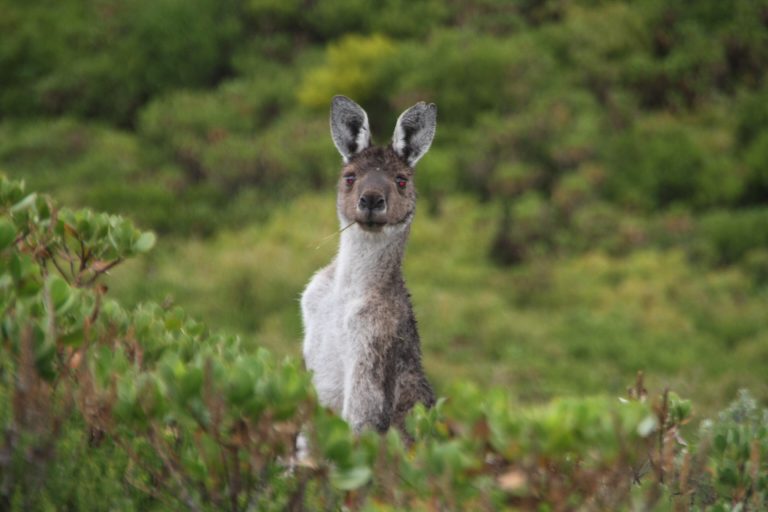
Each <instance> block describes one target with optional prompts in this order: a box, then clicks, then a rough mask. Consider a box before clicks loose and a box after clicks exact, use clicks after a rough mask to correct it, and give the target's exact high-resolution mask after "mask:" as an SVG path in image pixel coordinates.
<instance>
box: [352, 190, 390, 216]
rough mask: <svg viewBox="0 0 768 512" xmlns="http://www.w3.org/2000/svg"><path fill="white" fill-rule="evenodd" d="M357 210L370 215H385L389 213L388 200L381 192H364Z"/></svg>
mask: <svg viewBox="0 0 768 512" xmlns="http://www.w3.org/2000/svg"><path fill="white" fill-rule="evenodd" d="M357 209H358V210H360V211H361V212H363V213H368V214H369V215H372V214H374V213H384V212H386V211H387V200H386V199H385V198H384V194H382V193H381V192H378V191H372V190H369V191H366V192H363V194H362V195H361V196H360V200H359V201H358V202H357Z"/></svg>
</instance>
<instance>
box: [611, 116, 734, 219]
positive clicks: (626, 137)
mask: <svg viewBox="0 0 768 512" xmlns="http://www.w3.org/2000/svg"><path fill="white" fill-rule="evenodd" d="M604 161H605V167H606V179H605V184H604V191H605V195H606V197H607V198H608V199H610V200H612V201H615V202H618V203H619V204H623V205H627V206H630V207H635V208H640V209H644V210H652V209H654V208H663V207H669V206H672V205H678V206H679V205H691V206H693V207H706V206H712V205H719V204H727V203H728V202H730V201H732V200H733V199H734V198H735V197H737V195H738V194H739V193H740V192H741V186H742V182H741V179H740V178H739V176H738V175H735V173H734V172H733V171H732V170H731V169H728V168H723V167H721V165H720V162H719V161H718V160H716V159H715V158H714V155H712V154H708V150H707V148H705V147H704V146H702V144H701V143H699V142H698V141H697V140H696V139H694V138H693V137H692V136H691V135H690V134H689V132H688V131H687V130H686V129H684V128H683V127H682V126H680V125H676V124H673V123H672V124H670V123H668V122H667V121H665V120H660V121H659V122H658V123H655V124H654V125H651V126H645V127H636V128H634V129H632V130H630V131H627V132H625V133H621V134H618V135H617V136H616V137H613V138H612V139H611V140H610V142H609V144H608V145H606V148H605V154H604Z"/></svg>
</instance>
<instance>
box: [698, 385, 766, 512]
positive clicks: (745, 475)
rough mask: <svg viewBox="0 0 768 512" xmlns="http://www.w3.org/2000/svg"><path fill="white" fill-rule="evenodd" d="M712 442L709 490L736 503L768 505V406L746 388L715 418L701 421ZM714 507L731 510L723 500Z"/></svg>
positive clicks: (709, 440)
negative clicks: (753, 396) (765, 406)
mask: <svg viewBox="0 0 768 512" xmlns="http://www.w3.org/2000/svg"><path fill="white" fill-rule="evenodd" d="M700 435H701V436H702V437H703V438H704V439H706V440H707V442H709V443H711V444H712V448H713V449H712V452H711V454H710V457H709V460H708V464H707V467H708V469H709V471H708V476H709V475H711V477H710V478H708V479H707V480H706V483H705V484H704V485H705V486H706V489H705V492H707V491H709V492H711V490H712V489H714V490H715V492H716V493H717V495H719V496H722V497H724V498H726V500H727V502H730V503H732V504H733V505H734V506H735V505H737V504H740V503H741V504H743V505H744V506H746V507H751V509H752V510H760V509H762V508H764V507H766V506H768V409H760V407H758V405H757V402H756V401H755V399H754V398H752V396H751V395H750V394H749V392H747V391H745V390H742V391H740V392H739V398H738V400H736V401H734V402H733V403H732V404H731V405H730V406H729V407H728V408H727V409H725V410H724V411H722V412H721V413H720V414H719V415H718V417H717V418H716V419H715V420H708V421H706V422H704V423H702V425H701V434H700ZM713 510H728V509H727V508H726V504H720V505H717V506H716V507H714V508H713Z"/></svg>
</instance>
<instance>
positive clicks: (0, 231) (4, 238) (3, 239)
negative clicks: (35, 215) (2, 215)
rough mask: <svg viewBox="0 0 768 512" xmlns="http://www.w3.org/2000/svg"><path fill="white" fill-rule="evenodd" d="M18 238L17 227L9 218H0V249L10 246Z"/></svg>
mask: <svg viewBox="0 0 768 512" xmlns="http://www.w3.org/2000/svg"><path fill="white" fill-rule="evenodd" d="M15 239H16V228H15V227H14V225H13V224H12V223H11V221H9V220H8V219H0V250H3V249H5V248H6V247H9V246H10V245H11V244H12V243H13V241H14V240H15Z"/></svg>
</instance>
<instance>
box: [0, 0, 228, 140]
mask: <svg viewBox="0 0 768 512" xmlns="http://www.w3.org/2000/svg"><path fill="white" fill-rule="evenodd" d="M0 27H2V31H3V33H4V34H5V36H6V37H7V38H8V41H10V44H9V45H3V50H2V51H0V76H3V77H4V79H5V80H6V82H5V84H6V85H5V86H4V87H3V88H2V92H0V113H2V114H4V115H9V114H12V115H16V116H24V117H26V116H30V115H39V114H54V115H55V114H62V113H65V114H69V115H77V116H87V117H96V118H99V119H104V120H108V121H111V122H115V123H118V124H120V125H130V124H131V123H132V122H133V115H134V113H135V112H136V110H137V109H138V108H140V107H141V106H142V104H143V103H144V102H145V101H146V100H147V99H148V98H149V97H151V96H153V95H157V94H161V93H164V92H166V91H168V90H170V89H173V88H177V87H200V86H204V85H210V84H212V83H215V82H216V81H218V80H219V79H220V78H221V77H222V76H224V75H226V74H227V73H228V69H229V63H228V56H229V52H230V51H231V46H232V45H233V44H234V41H235V39H236V38H237V36H238V33H239V19H238V3H237V2H234V1H226V2H217V1H209V0H195V1H193V2H185V1H178V0H162V1H151V2H150V1H139V2H130V3H126V2H119V1H111V2H101V3H99V4H94V3H92V2H84V1H80V0H75V1H68V2H45V3H43V4H37V5H36V6H34V7H26V6H23V5H22V4H21V3H18V2H11V4H10V5H8V6H7V9H3V13H2V14H1V15H0Z"/></svg>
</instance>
